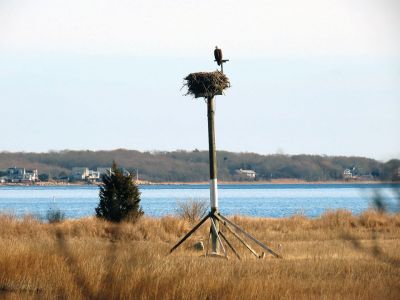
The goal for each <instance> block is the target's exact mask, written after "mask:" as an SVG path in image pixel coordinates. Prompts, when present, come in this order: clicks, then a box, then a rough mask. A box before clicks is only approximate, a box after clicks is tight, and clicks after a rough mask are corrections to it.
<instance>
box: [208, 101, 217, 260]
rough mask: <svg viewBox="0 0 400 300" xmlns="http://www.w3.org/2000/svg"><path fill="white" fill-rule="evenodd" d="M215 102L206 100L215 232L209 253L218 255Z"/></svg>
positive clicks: (212, 216) (212, 214)
mask: <svg viewBox="0 0 400 300" xmlns="http://www.w3.org/2000/svg"><path fill="white" fill-rule="evenodd" d="M214 114H215V102H214V96H211V97H208V99H207V118H208V155H209V163H210V207H211V218H212V220H213V221H214V224H215V229H216V230H215V231H214V230H212V231H211V252H214V253H219V243H218V232H219V223H218V219H217V218H216V217H215V216H214V215H215V214H216V213H218V182H217V153H216V150H215V128H214Z"/></svg>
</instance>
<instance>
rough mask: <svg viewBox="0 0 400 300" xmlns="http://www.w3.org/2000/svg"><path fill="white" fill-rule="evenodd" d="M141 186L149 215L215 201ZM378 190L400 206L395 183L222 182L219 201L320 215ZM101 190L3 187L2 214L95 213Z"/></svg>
mask: <svg viewBox="0 0 400 300" xmlns="http://www.w3.org/2000/svg"><path fill="white" fill-rule="evenodd" d="M397 188H398V187H397ZM140 191H141V193H142V197H141V199H142V200H141V205H142V207H143V210H144V212H145V214H146V215H149V216H154V217H161V216H165V215H173V214H175V210H176V208H177V203H178V202H180V201H185V200H188V199H194V200H203V201H206V202H207V203H208V202H209V190H208V185H149V186H141V187H140ZM377 192H379V193H380V194H381V195H383V196H384V197H385V199H386V201H387V203H389V209H390V210H395V209H398V207H397V205H398V202H397V199H396V196H395V194H394V192H393V188H392V186H391V185H389V184H362V185H357V184H355V185H351V184H265V185H264V184H260V185H246V184H240V185H239V184H238V185H220V186H219V206H220V210H221V212H222V213H223V214H225V215H248V216H257V217H278V218H279V217H288V216H292V215H294V214H304V215H305V216H308V217H318V216H320V215H321V214H323V213H324V212H325V211H326V210H337V209H346V210H349V211H351V212H352V213H354V214H359V213H361V212H363V211H364V210H366V209H368V208H369V207H371V205H372V199H373V197H374V196H375V195H376V193H377ZM98 194H99V188H98V187H97V186H44V187H42V186H0V213H11V214H14V215H17V216H23V215H27V214H32V215H36V216H40V217H43V216H45V215H46V213H47V211H48V210H49V209H54V208H56V209H60V210H61V211H63V212H64V213H65V215H66V217H67V218H80V217H86V216H92V215H94V213H95V211H94V209H95V207H96V206H97V204H98V202H99V197H98Z"/></svg>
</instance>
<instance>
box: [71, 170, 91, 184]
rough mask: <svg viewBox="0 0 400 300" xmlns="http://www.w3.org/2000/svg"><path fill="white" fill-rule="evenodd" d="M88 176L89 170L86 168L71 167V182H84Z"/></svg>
mask: <svg viewBox="0 0 400 300" xmlns="http://www.w3.org/2000/svg"><path fill="white" fill-rule="evenodd" d="M88 176H89V168H86V167H73V168H72V172H71V178H72V179H73V180H79V181H80V180H86V178H87V177H88Z"/></svg>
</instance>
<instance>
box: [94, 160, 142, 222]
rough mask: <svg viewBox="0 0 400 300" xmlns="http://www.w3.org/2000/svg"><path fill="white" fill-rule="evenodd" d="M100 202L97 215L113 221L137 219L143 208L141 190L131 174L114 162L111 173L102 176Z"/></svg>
mask: <svg viewBox="0 0 400 300" xmlns="http://www.w3.org/2000/svg"><path fill="white" fill-rule="evenodd" d="M99 197H100V202H99V205H98V207H97V208H96V216H97V217H100V218H104V219H106V220H108V221H112V222H121V221H123V220H129V221H135V220H137V219H138V218H139V217H140V216H141V215H143V210H142V208H141V207H140V205H139V203H140V192H139V188H138V186H137V185H136V184H135V183H134V181H133V178H132V175H131V174H124V173H123V171H122V170H121V169H120V168H118V167H117V165H116V163H115V162H113V165H112V168H111V174H105V175H104V176H103V177H102V184H101V185H100V192H99Z"/></svg>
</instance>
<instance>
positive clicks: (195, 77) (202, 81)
mask: <svg viewBox="0 0 400 300" xmlns="http://www.w3.org/2000/svg"><path fill="white" fill-rule="evenodd" d="M184 80H185V81H186V82H184V84H183V86H184V87H185V86H186V87H187V90H188V91H187V93H186V94H185V96H186V95H192V96H195V97H212V96H214V95H216V94H218V93H222V92H223V91H224V90H225V89H226V88H229V87H230V86H231V83H230V82H229V79H228V77H226V75H225V74H224V73H222V72H220V71H215V72H197V73H190V74H189V75H188V76H186V77H185V78H184Z"/></svg>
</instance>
